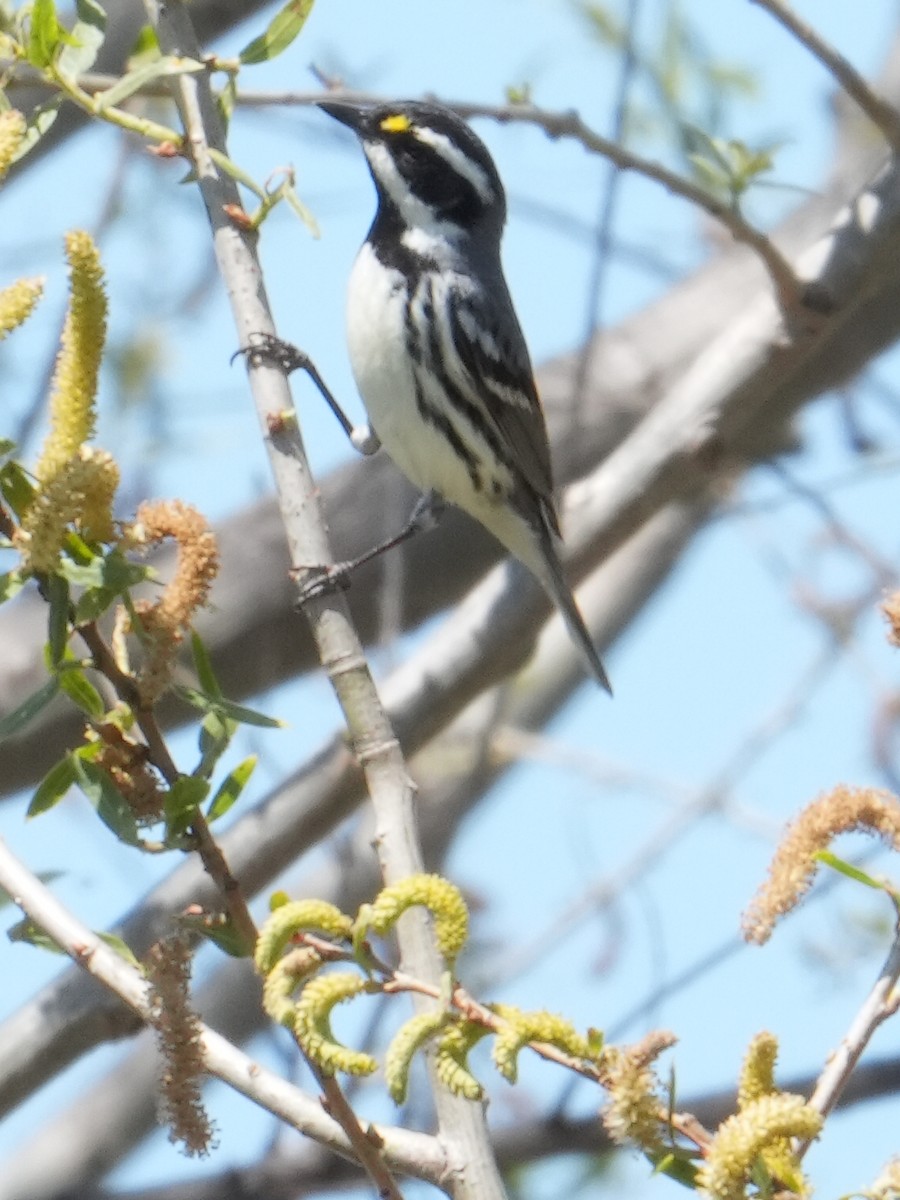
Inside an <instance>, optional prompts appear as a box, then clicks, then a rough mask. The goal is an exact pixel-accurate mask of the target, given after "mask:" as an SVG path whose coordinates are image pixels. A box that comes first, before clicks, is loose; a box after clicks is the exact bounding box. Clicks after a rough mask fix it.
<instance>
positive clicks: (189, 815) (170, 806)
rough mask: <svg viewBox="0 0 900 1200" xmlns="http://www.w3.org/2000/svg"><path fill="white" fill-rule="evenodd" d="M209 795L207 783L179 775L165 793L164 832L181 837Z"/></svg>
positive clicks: (189, 776)
mask: <svg viewBox="0 0 900 1200" xmlns="http://www.w3.org/2000/svg"><path fill="white" fill-rule="evenodd" d="M208 795H209V783H208V782H207V781H206V780H205V779H200V778H199V777H198V776H197V775H181V776H179V778H178V779H176V780H175V782H174V783H173V784H172V786H171V787H170V788H169V790H168V792H167V793H166V831H167V833H168V835H169V837H171V838H178V837H181V835H182V834H184V833H186V832H187V830H188V829H189V828H190V826H191V823H192V822H193V820H194V818H195V817H196V815H197V812H198V810H199V808H200V805H201V804H202V803H203V801H204V800H205V799H206V797H207V796H208Z"/></svg>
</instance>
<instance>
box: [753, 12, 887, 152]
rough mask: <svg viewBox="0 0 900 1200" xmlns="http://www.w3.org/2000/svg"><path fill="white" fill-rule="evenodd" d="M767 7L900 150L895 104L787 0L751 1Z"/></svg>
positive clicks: (884, 135) (883, 134)
mask: <svg viewBox="0 0 900 1200" xmlns="http://www.w3.org/2000/svg"><path fill="white" fill-rule="evenodd" d="M750 3H751V4H756V5H758V6H759V7H760V8H764V9H765V10H766V12H767V13H769V15H770V16H772V17H774V18H775V20H776V21H778V22H779V24H780V25H782V26H783V27H784V28H785V29H787V30H788V32H789V33H792V34H793V35H794V37H795V38H796V39H797V41H799V42H802V44H803V45H804V46H805V47H806V49H807V50H808V51H809V52H810V54H812V55H813V57H814V58H817V59H818V60H819V62H820V63H821V64H822V66H823V67H825V68H826V69H827V70H828V71H830V72H831V74H832V75H833V76H834V78H835V80H836V81H837V83H838V84H839V86H840V87H842V88H843V89H844V91H845V92H846V93H847V95H848V96H850V97H851V99H853V100H855V101H856V103H857V104H858V105H859V107H860V108H861V109H862V110H863V112H864V113H865V114H866V116H867V117H868V118H869V120H870V121H871V122H872V123H873V125H875V126H876V127H877V128H878V129H879V130H880V132H881V134H882V136H883V137H884V138H885V140H886V141H887V142H888V144H889V145H890V146H891V147H892V148H893V149H894V150H900V113H898V112H897V109H896V108H894V106H893V105H892V104H888V102H887V101H886V100H882V98H881V97H880V96H879V95H878V94H877V93H876V92H874V91H873V90H872V88H871V87H870V86H869V84H868V83H867V82H866V80H865V79H864V78H863V77H862V75H860V73H859V72H858V71H857V70H856V68H855V67H854V66H852V65H851V64H850V63H849V62H848V61H847V59H846V58H844V56H843V55H842V54H839V53H838V51H837V50H835V48H834V47H833V46H830V45H829V44H828V42H826V41H825V40H824V39H823V38H821V37H820V36H819V34H818V33H816V31H815V29H813V27H812V26H811V25H809V24H808V23H807V22H806V21H804V20H803V19H802V17H798V16H797V14H796V13H795V12H794V11H793V9H791V7H790V6H789V5H788V4H786V3H785V2H784V0H750Z"/></svg>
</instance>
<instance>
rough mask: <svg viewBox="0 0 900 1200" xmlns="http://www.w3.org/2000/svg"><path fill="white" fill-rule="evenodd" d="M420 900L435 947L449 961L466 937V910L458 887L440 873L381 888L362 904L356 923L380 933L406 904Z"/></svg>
mask: <svg viewBox="0 0 900 1200" xmlns="http://www.w3.org/2000/svg"><path fill="white" fill-rule="evenodd" d="M419 904H421V905H423V906H424V907H425V908H427V909H429V910H430V911H431V913H432V916H433V917H434V934H435V939H436V941H437V944H438V949H439V950H440V952H441V954H442V955H443V956H444V958H445V959H446V960H447V961H448V962H452V961H453V960H454V959H455V958H456V956H457V955H458V954H459V952H460V950H462V948H463V946H464V945H465V942H466V938H467V937H468V933H469V911H468V909H467V908H466V902H465V900H463V897H462V893H461V892H460V890H459V888H458V887H456V885H455V884H452V883H451V882H450V881H449V880H448V879H444V877H443V876H442V875H424V874H423V875H410V876H408V877H407V878H406V879H401V880H398V882H397V883H393V884H391V885H390V886H389V887H386V888H384V889H383V890H382V891H381V892H379V893H378V895H377V896H376V897H375V899H374V900H373V902H372V903H371V904H367V905H363V907H362V908H361V909H360V911H359V917H358V920H357V924H358V926H359V927H360V928H362V929H365V930H369V929H371V930H373V931H374V932H375V933H377V934H379V936H383V935H384V934H386V933H387V932H388V931H389V930H390V929H392V928H393V927H394V925H395V924H396V922H397V921H398V920H399V919H400V917H401V916H402V914H403V913H404V912H406V910H407V909H408V908H413V907H414V906H415V905H419Z"/></svg>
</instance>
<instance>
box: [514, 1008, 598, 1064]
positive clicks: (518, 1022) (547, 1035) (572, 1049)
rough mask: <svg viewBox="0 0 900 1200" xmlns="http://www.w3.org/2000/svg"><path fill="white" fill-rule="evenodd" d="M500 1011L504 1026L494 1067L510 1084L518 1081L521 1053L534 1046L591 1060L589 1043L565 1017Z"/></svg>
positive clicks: (541, 1012) (515, 1010) (551, 1014)
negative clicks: (529, 1046)
mask: <svg viewBox="0 0 900 1200" xmlns="http://www.w3.org/2000/svg"><path fill="white" fill-rule="evenodd" d="M496 1011H497V1014H498V1016H501V1017H503V1019H504V1024H503V1025H502V1026H501V1027H500V1029H498V1030H497V1033H496V1036H495V1038H494V1044H493V1047H492V1049H491V1056H492V1058H493V1060H494V1066H495V1067H496V1068H497V1070H498V1071H499V1072H500V1074H501V1075H502V1076H503V1077H504V1079H508V1080H509V1082H510V1083H515V1082H516V1079H517V1077H518V1058H519V1052H520V1051H521V1050H522V1049H523V1048H524V1047H525V1046H527V1045H528V1044H529V1043H530V1042H545V1043H546V1044H548V1045H550V1046H556V1047H557V1049H559V1050H563V1051H565V1053H566V1054H571V1055H572V1056H573V1057H574V1058H590V1056H591V1050H590V1046H589V1045H588V1042H587V1039H586V1038H584V1037H582V1036H581V1034H580V1033H578V1031H577V1030H576V1028H575V1026H574V1025H573V1024H572V1022H571V1021H568V1020H566V1018H565V1017H561V1016H558V1015H557V1014H556V1013H551V1012H546V1011H538V1012H522V1011H521V1010H520V1009H516V1008H513V1007H512V1006H510V1005H498V1006H497V1010H496Z"/></svg>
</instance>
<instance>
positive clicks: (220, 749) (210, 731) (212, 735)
mask: <svg viewBox="0 0 900 1200" xmlns="http://www.w3.org/2000/svg"><path fill="white" fill-rule="evenodd" d="M236 730H237V723H236V722H235V721H226V719H225V718H224V717H223V716H222V715H221V714H220V713H216V712H208V713H207V714H206V716H205V717H204V718H203V721H202V723H201V725H200V736H199V739H198V741H199V746H200V756H201V757H200V763H199V764H198V766H197V769H196V771H195V772H194V774H196V775H200V776H202V778H203V779H209V777H210V776H211V775H212V773H213V771H214V770H215V768H216V763H217V762H218V761H219V759H220V758H221V757H222V755H223V754H224V753H225V751H226V750H227V749H228V747H229V745H230V744H231V739H232V738H233V737H234V735H235V732H236Z"/></svg>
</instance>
